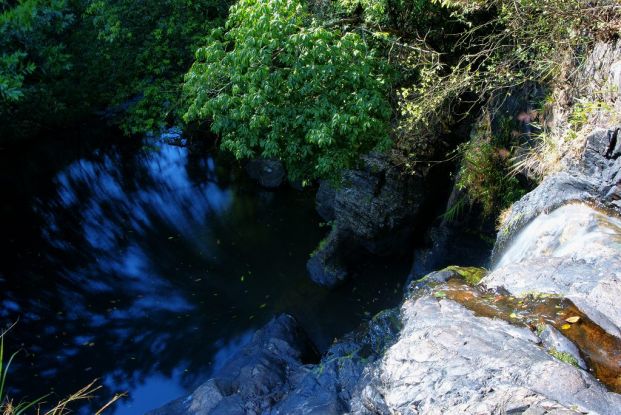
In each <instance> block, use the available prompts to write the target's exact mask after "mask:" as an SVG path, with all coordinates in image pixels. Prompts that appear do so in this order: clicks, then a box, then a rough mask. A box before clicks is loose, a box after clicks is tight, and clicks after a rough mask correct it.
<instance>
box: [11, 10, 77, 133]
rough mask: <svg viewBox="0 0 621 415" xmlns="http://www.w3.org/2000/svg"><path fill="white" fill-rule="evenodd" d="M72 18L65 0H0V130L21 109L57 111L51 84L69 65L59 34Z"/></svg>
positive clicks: (60, 34)
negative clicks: (14, 0)
mask: <svg viewBox="0 0 621 415" xmlns="http://www.w3.org/2000/svg"><path fill="white" fill-rule="evenodd" d="M74 21H75V15H74V14H73V13H71V11H70V9H69V7H68V4H67V1H66V0H22V1H18V2H12V1H6V0H0V124H1V126H0V132H2V134H3V135H5V134H6V132H7V131H10V128H8V127H9V126H10V125H11V123H13V122H14V120H15V119H16V118H19V113H20V111H22V110H23V109H24V108H26V107H29V108H35V106H34V105H32V104H34V103H38V105H37V106H36V109H42V108H45V111H46V113H47V114H48V115H51V114H53V113H57V112H59V111H62V110H63V108H64V105H63V103H62V102H59V101H58V100H56V99H55V97H54V93H53V91H52V88H51V83H52V82H53V81H54V79H56V78H57V77H59V76H62V74H63V73H64V72H66V71H68V70H69V69H70V68H71V59H70V55H69V54H68V52H67V48H66V44H65V42H64V38H63V36H64V34H65V33H66V32H67V31H68V30H69V28H70V27H71V26H72V25H73V23H74Z"/></svg>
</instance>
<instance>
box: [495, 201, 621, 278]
mask: <svg viewBox="0 0 621 415" xmlns="http://www.w3.org/2000/svg"><path fill="white" fill-rule="evenodd" d="M620 254H621V219H619V218H617V217H614V216H610V215H607V214H605V213H604V212H602V211H600V210H597V209H594V208H593V207H591V206H588V205H586V204H583V203H575V204H569V205H565V206H562V207H560V208H558V209H555V210H554V211H552V212H551V213H548V214H541V215H539V216H538V217H537V218H536V219H535V220H533V221H532V222H531V223H530V224H529V225H528V226H526V227H525V228H524V229H523V230H522V231H520V233H519V234H518V235H517V237H516V238H515V239H514V240H513V241H512V242H511V244H510V245H509V247H508V248H507V250H506V251H505V253H504V254H503V255H502V257H501V259H500V261H499V262H498V264H497V265H496V268H500V267H503V266H505V265H508V264H511V263H519V262H521V261H523V260H525V259H529V258H534V257H541V256H552V257H570V258H573V259H576V260H581V259H582V260H585V261H587V262H590V261H591V260H594V259H596V258H598V257H599V258H601V257H602V256H608V255H610V256H617V255H620Z"/></svg>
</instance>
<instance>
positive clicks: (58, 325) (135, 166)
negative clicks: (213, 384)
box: [0, 130, 409, 415]
mask: <svg viewBox="0 0 621 415" xmlns="http://www.w3.org/2000/svg"><path fill="white" fill-rule="evenodd" d="M0 177H1V184H2V202H1V209H0V230H1V234H2V238H1V241H0V243H1V245H0V248H1V256H2V260H1V261H0V289H1V293H2V294H1V297H0V316H1V319H2V324H3V325H4V326H8V325H10V324H11V323H12V322H14V321H16V320H19V321H18V323H17V325H16V327H15V328H14V329H13V330H12V331H11V332H10V334H9V335H8V338H7V344H6V348H7V349H8V351H15V350H18V349H19V350H20V353H19V355H18V356H17V358H16V363H15V364H14V365H13V367H12V370H11V373H10V374H9V381H8V383H9V384H10V385H11V393H12V395H14V396H15V397H19V398H35V397H37V396H41V395H43V394H46V393H48V392H50V391H53V392H54V394H55V395H53V397H62V396H65V395H67V394H68V393H70V392H73V391H75V390H77V389H79V388H80V387H82V386H84V385H85V384H87V383H88V382H90V381H91V380H93V379H95V378H99V379H101V382H102V383H103V385H104V389H103V390H102V391H100V400H99V401H97V400H95V401H94V402H93V403H92V406H88V405H87V406H86V407H84V408H82V409H81V411H80V413H90V411H91V410H92V408H93V407H95V406H97V405H98V404H100V403H101V401H103V400H105V399H106V398H107V397H110V396H112V395H113V394H114V393H115V392H119V391H127V392H128V393H129V398H127V399H125V400H124V401H122V402H121V403H120V404H118V405H116V406H115V407H114V409H112V410H110V411H108V412H106V413H109V414H116V415H129V414H132V415H133V414H141V413H143V412H144V411H146V410H149V409H152V408H155V407H157V406H160V405H161V404H163V403H165V402H167V401H168V400H170V399H173V398H176V397H178V396H180V395H182V394H184V393H185V392H187V391H189V390H191V388H192V387H195V386H196V385H197V384H198V383H200V382H201V381H203V380H205V378H207V377H208V376H209V374H210V373H211V372H212V371H213V370H214V368H217V367H218V366H219V365H221V364H222V363H223V361H224V360H225V359H226V358H227V357H228V356H230V354H231V353H233V352H234V351H235V350H238V349H239V348H240V347H242V346H243V345H244V343H246V342H247V341H248V340H249V338H250V336H251V335H252V333H253V331H254V330H256V329H257V328H258V327H260V326H261V325H263V324H265V323H266V322H267V321H268V320H269V319H270V318H271V317H272V316H273V315H274V314H276V313H281V312H289V313H291V314H293V315H294V316H296V317H297V318H298V319H299V321H300V322H301V323H302V325H303V326H304V328H305V329H306V330H307V331H308V333H309V334H310V336H311V337H312V339H313V340H314V341H315V342H316V344H317V345H318V347H319V348H320V349H324V348H326V347H327V346H328V345H329V344H330V342H331V341H332V339H333V338H334V337H337V336H340V335H342V334H344V333H345V332H347V331H349V330H351V329H353V328H355V327H356V326H357V325H358V324H360V323H361V322H362V321H363V320H364V319H365V318H368V317H369V316H370V315H371V314H372V313H374V312H376V311H378V310H380V309H382V308H385V307H387V306H393V305H395V304H396V303H397V302H398V300H399V298H400V296H401V289H400V284H401V283H402V282H403V280H404V279H405V276H406V274H407V272H408V267H409V262H408V259H407V258H400V259H399V258H391V259H382V260H373V259H371V258H369V259H367V260H365V261H364V263H361V264H359V266H358V268H359V270H358V271H357V274H358V275H357V278H356V280H355V283H351V284H349V285H346V286H344V287H342V288H340V289H339V290H337V291H333V292H330V291H327V290H324V289H322V288H319V287H317V286H315V285H313V284H312V283H310V282H309V280H308V278H307V276H306V271H305V262H306V260H307V259H308V255H309V253H310V252H311V251H312V250H313V249H314V247H315V246H316V245H317V243H318V242H319V240H320V239H321V238H322V237H323V236H324V235H325V233H326V232H327V229H326V228H324V227H321V226H320V222H321V219H320V218H319V217H318V216H317V214H316V213H315V211H314V204H313V196H314V195H313V192H312V191H308V192H299V191H296V190H293V189H288V188H285V189H282V190H278V191H275V192H269V191H265V190H263V189H261V188H259V187H258V186H256V185H254V184H253V183H251V182H249V181H248V180H247V178H246V177H245V175H244V174H243V172H241V171H240V170H239V168H238V167H237V166H236V165H235V163H231V162H230V161H222V160H218V159H217V158H216V157H215V156H214V154H213V153H212V152H209V151H204V150H189V149H187V148H181V147H177V146H173V145H167V144H164V143H163V142H159V141H157V140H150V141H144V140H143V141H140V140H127V139H124V140H120V139H119V138H118V136H117V135H116V134H115V133H113V132H110V131H105V130H104V131H102V130H97V131H88V130H85V131H80V132H70V133H68V134H66V135H64V136H62V137H50V138H49V139H48V140H45V141H44V144H37V145H32V144H23V145H21V146H18V147H15V148H3V149H1V150H0ZM53 397H52V398H50V400H51V399H53Z"/></svg>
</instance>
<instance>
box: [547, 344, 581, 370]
mask: <svg viewBox="0 0 621 415" xmlns="http://www.w3.org/2000/svg"><path fill="white" fill-rule="evenodd" d="M548 353H550V355H551V356H552V357H555V358H556V359H558V360H560V361H561V362H563V363H567V364H569V365H572V366H575V367H577V368H579V367H580V365H579V364H578V360H577V359H576V358H575V357H573V356H572V355H571V354H569V353H567V352H559V351H558V350H556V349H554V348H552V349H550V350H548Z"/></svg>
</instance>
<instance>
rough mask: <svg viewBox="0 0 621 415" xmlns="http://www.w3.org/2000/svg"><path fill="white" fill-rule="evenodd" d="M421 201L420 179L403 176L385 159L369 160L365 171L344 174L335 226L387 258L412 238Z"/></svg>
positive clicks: (351, 171)
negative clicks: (387, 254) (387, 255)
mask: <svg viewBox="0 0 621 415" xmlns="http://www.w3.org/2000/svg"><path fill="white" fill-rule="evenodd" d="M422 199H423V182H422V179H421V178H420V177H418V176H412V175H405V174H403V173H402V172H401V171H400V170H399V169H398V168H396V167H394V166H392V165H391V164H390V163H389V161H388V160H387V159H386V158H384V157H380V156H368V157H367V158H366V159H365V169H364V170H350V171H347V172H345V173H344V175H343V185H342V187H341V188H338V189H337V190H336V194H335V198H334V216H335V222H336V226H337V228H338V229H339V230H340V231H346V232H347V231H348V232H351V233H352V234H353V235H354V237H355V238H356V240H357V241H359V242H360V244H361V245H362V246H364V247H365V248H366V249H367V250H368V251H369V252H371V253H374V254H380V255H381V254H386V253H388V252H390V251H391V250H393V249H395V248H397V247H399V246H401V245H402V243H403V242H404V241H405V240H407V238H408V237H409V236H411V233H412V231H413V229H412V225H413V224H414V219H415V218H416V215H417V213H418V211H419V209H420V207H421V204H422Z"/></svg>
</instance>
